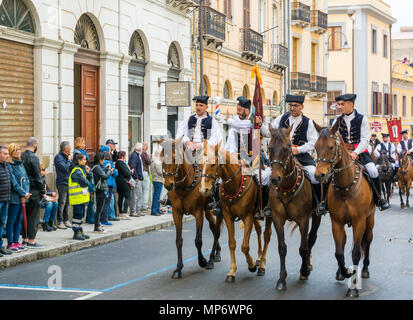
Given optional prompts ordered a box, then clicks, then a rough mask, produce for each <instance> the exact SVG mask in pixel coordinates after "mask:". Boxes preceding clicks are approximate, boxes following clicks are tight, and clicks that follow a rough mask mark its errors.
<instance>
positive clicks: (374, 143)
mask: <svg viewBox="0 0 413 320" xmlns="http://www.w3.org/2000/svg"><path fill="white" fill-rule="evenodd" d="M370 144H371V146H372V147H374V148H376V147H377V146H378V145H379V144H380V140H379V139H377V134H375V133H373V134H372V135H371V138H370Z"/></svg>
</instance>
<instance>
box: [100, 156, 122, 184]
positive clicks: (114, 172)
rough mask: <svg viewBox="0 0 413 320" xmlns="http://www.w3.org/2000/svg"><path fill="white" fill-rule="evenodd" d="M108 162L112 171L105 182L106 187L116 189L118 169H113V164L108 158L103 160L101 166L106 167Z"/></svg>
mask: <svg viewBox="0 0 413 320" xmlns="http://www.w3.org/2000/svg"><path fill="white" fill-rule="evenodd" d="M108 164H110V167H111V168H113V169H114V170H113V173H112V175H111V176H110V177H109V179H108V181H107V184H108V187H112V188H115V189H116V177H117V176H118V175H119V173H118V170H116V169H115V165H114V164H113V162H112V161H110V160H105V161H104V162H103V167H106V166H107V165H108Z"/></svg>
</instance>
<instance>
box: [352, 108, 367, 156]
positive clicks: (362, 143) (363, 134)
mask: <svg viewBox="0 0 413 320" xmlns="http://www.w3.org/2000/svg"><path fill="white" fill-rule="evenodd" d="M360 131H361V132H360V143H359V145H358V146H357V148H356V150H354V152H355V153H357V154H360V153H362V152H363V151H364V150H366V149H367V145H368V144H369V141H370V127H369V122H368V120H367V118H366V117H365V116H363V120H362V122H361V129H360Z"/></svg>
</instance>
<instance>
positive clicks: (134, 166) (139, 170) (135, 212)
mask: <svg viewBox="0 0 413 320" xmlns="http://www.w3.org/2000/svg"><path fill="white" fill-rule="evenodd" d="M141 152H142V143H140V142H138V143H137V144H136V145H135V149H134V151H133V152H132V153H131V155H130V156H129V162H128V165H129V168H130V169H131V170H133V172H132V178H133V179H134V180H135V182H136V185H135V188H133V190H132V196H131V205H130V216H131V217H140V216H143V214H142V213H141V210H142V207H141V206H142V202H141V201H140V200H141V198H142V181H143V163H142V158H141V155H140V154H141Z"/></svg>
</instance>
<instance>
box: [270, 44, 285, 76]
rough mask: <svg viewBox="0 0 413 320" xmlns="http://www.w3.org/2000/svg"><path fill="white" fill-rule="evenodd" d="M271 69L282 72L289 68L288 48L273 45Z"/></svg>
mask: <svg viewBox="0 0 413 320" xmlns="http://www.w3.org/2000/svg"><path fill="white" fill-rule="evenodd" d="M271 47H272V59H271V69H272V70H276V71H277V72H282V71H283V70H284V69H285V68H288V66H289V59H288V48H287V47H285V46H283V45H281V44H272V45H271Z"/></svg>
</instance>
